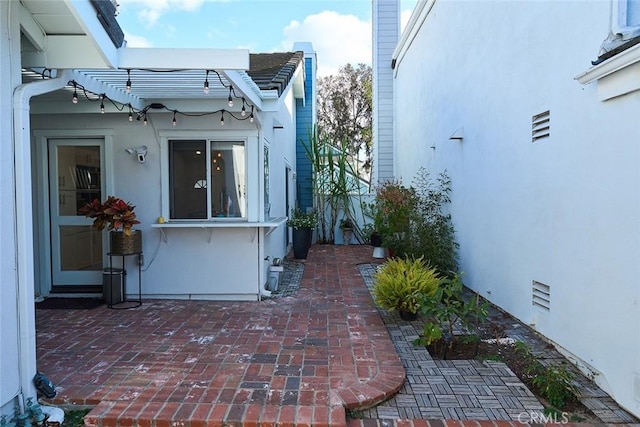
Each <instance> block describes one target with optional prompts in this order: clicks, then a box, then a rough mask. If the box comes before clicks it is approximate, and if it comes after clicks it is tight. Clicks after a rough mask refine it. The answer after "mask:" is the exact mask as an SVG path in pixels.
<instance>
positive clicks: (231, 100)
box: [227, 95, 233, 107]
mask: <svg viewBox="0 0 640 427" xmlns="http://www.w3.org/2000/svg"><path fill="white" fill-rule="evenodd" d="M227 105H228V106H229V107H233V99H231V95H229V102H227Z"/></svg>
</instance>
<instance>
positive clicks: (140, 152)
mask: <svg viewBox="0 0 640 427" xmlns="http://www.w3.org/2000/svg"><path fill="white" fill-rule="evenodd" d="M136 156H138V162H139V163H144V162H145V161H146V160H147V146H146V145H141V146H140V147H138V148H136Z"/></svg>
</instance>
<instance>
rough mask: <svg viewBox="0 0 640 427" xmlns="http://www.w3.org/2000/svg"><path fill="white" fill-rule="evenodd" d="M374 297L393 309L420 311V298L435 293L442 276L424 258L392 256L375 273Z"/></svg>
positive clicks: (382, 305)
mask: <svg viewBox="0 0 640 427" xmlns="http://www.w3.org/2000/svg"><path fill="white" fill-rule="evenodd" d="M373 280H374V285H373V298H374V300H375V302H376V304H378V305H379V306H380V307H382V308H384V309H386V310H389V311H393V310H399V311H408V312H410V313H416V312H417V311H418V307H419V305H418V301H419V300H420V298H422V297H423V296H425V297H428V296H431V295H433V294H434V293H435V292H436V289H437V288H438V283H439V282H440V278H439V277H438V274H437V272H436V269H435V268H431V267H430V266H429V265H428V264H427V263H425V261H424V259H423V258H417V259H402V258H392V259H390V260H388V261H387V262H386V263H385V264H384V265H383V266H382V267H381V268H380V270H378V272H376V273H375V275H374V277H373Z"/></svg>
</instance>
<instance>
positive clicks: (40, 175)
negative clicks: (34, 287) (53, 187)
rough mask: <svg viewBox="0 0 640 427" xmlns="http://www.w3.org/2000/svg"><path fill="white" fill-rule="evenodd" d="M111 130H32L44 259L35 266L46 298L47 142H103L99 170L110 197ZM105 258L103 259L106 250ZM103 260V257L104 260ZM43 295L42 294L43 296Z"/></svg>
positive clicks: (48, 265)
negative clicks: (64, 139)
mask: <svg viewBox="0 0 640 427" xmlns="http://www.w3.org/2000/svg"><path fill="white" fill-rule="evenodd" d="M113 135H114V131H113V129H86V130H58V129H56V130H35V131H33V137H34V140H35V144H36V147H35V149H36V152H37V158H36V164H37V165H38V166H39V167H38V168H37V171H36V179H37V182H39V183H40V185H38V192H37V198H38V199H37V200H38V202H37V206H38V213H37V214H38V221H37V222H38V229H37V230H36V232H37V233H38V240H39V245H40V248H39V249H40V251H41V252H42V251H44V256H43V257H42V258H41V260H40V263H39V265H38V266H37V268H38V270H39V276H40V283H41V285H40V290H41V292H43V294H44V295H45V296H46V295H48V294H49V292H51V287H52V282H51V271H52V270H51V268H52V265H51V251H52V249H51V243H50V242H49V243H47V242H48V241H49V237H48V236H50V233H51V229H50V217H49V209H48V207H49V202H50V201H49V191H48V188H49V162H48V140H49V139H50V138H61V139H62V138H66V139H80V138H101V139H103V145H104V152H103V158H102V159H101V162H102V165H101V167H102V168H103V170H104V174H103V175H104V177H105V180H104V191H105V195H106V194H113V190H114V184H113V177H114V171H113ZM104 252H105V257H106V251H104ZM105 259H106V258H105ZM45 292H46V294H45Z"/></svg>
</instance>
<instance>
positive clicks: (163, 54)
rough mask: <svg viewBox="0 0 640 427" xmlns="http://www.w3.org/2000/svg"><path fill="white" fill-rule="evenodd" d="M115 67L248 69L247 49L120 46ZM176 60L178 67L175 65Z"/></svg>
mask: <svg viewBox="0 0 640 427" xmlns="http://www.w3.org/2000/svg"><path fill="white" fill-rule="evenodd" d="M118 54H119V61H118V68H125V69H126V68H146V69H153V70H173V69H176V68H180V69H183V70H212V69H224V70H244V71H246V70H248V69H249V50H248V49H209V48H201V49H186V48H179V49H178V48H149V47H140V48H131V47H127V48H121V49H119V50H118ZM176 64H178V65H179V67H176Z"/></svg>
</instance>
